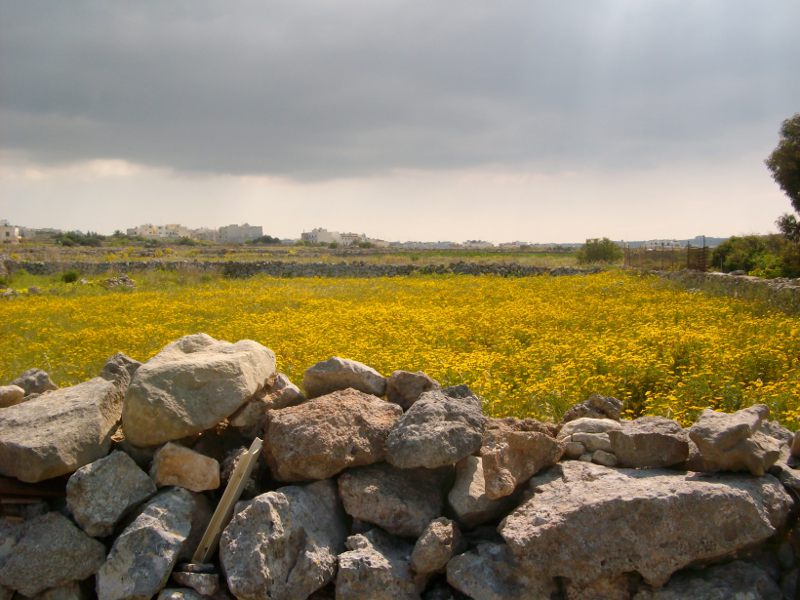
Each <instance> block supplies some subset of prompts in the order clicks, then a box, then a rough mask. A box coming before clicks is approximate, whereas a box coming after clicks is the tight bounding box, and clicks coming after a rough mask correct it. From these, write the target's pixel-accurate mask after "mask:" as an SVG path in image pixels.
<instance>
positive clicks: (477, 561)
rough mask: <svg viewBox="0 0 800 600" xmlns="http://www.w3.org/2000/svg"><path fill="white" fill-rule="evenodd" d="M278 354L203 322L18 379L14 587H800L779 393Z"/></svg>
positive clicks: (301, 594)
mask: <svg viewBox="0 0 800 600" xmlns="http://www.w3.org/2000/svg"><path fill="white" fill-rule="evenodd" d="M278 368H279V365H277V364H276V361H275V357H274V354H273V353H272V352H271V351H270V350H269V349H267V348H264V347H263V346H261V345H260V344H257V343H256V342H253V341H248V340H243V341H239V342H236V343H228V342H224V341H219V340H214V339H213V338H211V337H209V336H207V335H205V334H196V335H192V336H187V337H184V338H181V339H180V340H177V341H175V342H173V343H172V344H169V345H168V346H166V347H165V348H164V349H163V350H162V352H161V353H159V354H158V355H157V356H156V357H154V358H153V359H151V360H150V361H148V362H147V363H145V364H143V365H142V364H140V363H138V362H137V361H135V360H133V359H131V358H129V357H126V356H124V355H121V354H118V355H115V356H114V357H112V358H111V359H110V360H109V362H108V364H107V365H106V366H105V367H104V369H103V370H102V372H101V374H100V375H99V376H98V377H97V378H95V379H92V380H90V381H88V382H85V383H82V384H79V385H76V386H72V387H68V388H61V389H57V388H56V386H55V384H54V383H53V382H52V381H50V379H49V377H47V374H46V373H44V372H42V371H38V370H31V371H28V372H26V373H25V374H23V375H22V376H21V377H20V378H18V379H17V380H15V382H14V384H13V386H12V387H14V388H16V389H15V390H14V392H15V394H16V395H17V396H18V395H19V394H22V398H17V399H16V401H15V403H12V404H10V405H9V406H7V407H4V408H0V473H1V474H2V475H4V476H5V478H4V479H0V486H3V487H2V488H0V489H3V490H5V493H7V494H14V498H15V500H14V502H13V503H4V504H3V505H2V506H3V508H4V514H3V516H2V517H0V598H3V599H6V598H8V599H11V598H14V597H19V598H20V599H21V598H23V597H25V598H37V599H45V598H55V597H58V598H70V599H73V598H74V599H87V598H94V597H97V598H100V599H101V600H123V599H126V600H127V599H146V598H154V597H157V598H159V599H164V600H166V599H176V600H177V599H192V600H194V599H197V598H215V599H217V600H225V599H230V598H236V599H237V600H294V599H304V598H313V599H317V600H323V599H326V598H340V599H344V600H350V599H364V600H367V599H378V600H380V599H387V600H389V599H391V600H396V599H406V598H408V599H418V598H425V599H431V600H432V599H453V600H456V599H463V598H473V599H475V600H506V599H507V600H512V599H528V598H531V599H538V598H543V599H576V598H581V599H584V598H586V599H593V598H596V599H600V598H603V599H612V600H613V599H617V598H620V599H635V600H655V599H661V600H666V599H671V598H727V597H741V598H753V599H773V598H785V599H794V598H796V597H797V594H798V577H800V570H799V569H798V557H800V529H798V527H797V523H796V515H797V506H796V502H797V498H798V493H800V470H798V469H796V467H798V466H800V459H798V458H797V457H798V456H800V436H797V435H795V434H794V433H793V432H791V431H788V430H786V429H785V428H783V427H781V426H780V425H779V424H777V423H776V422H774V421H770V420H769V414H768V410H767V408H766V407H765V406H758V405H757V406H753V407H750V408H746V409H743V410H741V411H739V412H737V413H734V414H721V413H716V412H714V411H710V410H708V411H706V412H704V413H703V414H702V415H701V417H700V418H699V419H698V421H697V422H696V423H695V424H693V425H692V426H691V427H688V428H683V427H681V425H679V424H678V423H676V422H674V421H671V420H669V419H666V418H663V417H642V418H639V419H635V420H624V419H621V417H620V415H621V414H622V411H623V409H624V407H623V405H622V403H621V402H620V401H618V400H616V399H615V398H610V397H603V396H598V395H594V396H591V397H590V398H588V399H586V400H585V401H583V402H581V403H579V404H577V405H575V406H574V407H573V408H572V409H571V410H569V411H568V412H567V413H566V414H565V416H564V419H563V420H562V422H560V423H543V422H539V421H536V420H534V419H516V418H506V419H494V418H489V417H487V416H486V415H484V414H483V413H482V410H481V406H482V400H481V399H480V398H478V397H477V396H475V395H474V394H473V393H472V392H471V391H470V390H469V388H467V387H466V386H456V387H451V388H442V387H441V386H440V385H439V383H438V382H436V381H435V380H433V379H431V378H430V377H428V376H426V375H425V374H424V373H422V372H417V373H409V372H406V371H395V372H394V373H392V374H390V375H389V376H385V375H384V374H381V373H378V372H377V371H375V370H374V369H372V368H370V367H369V366H367V365H364V364H361V363H358V362H355V361H352V360H347V359H343V358H339V357H332V358H331V359H329V360H327V361H323V362H321V363H318V364H317V365H312V366H310V367H309V369H308V371H307V372H306V374H305V376H304V377H303V381H302V389H301V387H300V386H297V385H295V384H293V383H292V382H291V381H289V380H288V378H287V377H286V376H285V375H283V374H281V373H279V371H278ZM0 383H1V382H0ZM9 383H10V382H9ZM54 388H56V389H54ZM17 390H21V391H17ZM15 397H16V396H15ZM256 436H258V437H260V438H263V440H264V448H263V453H262V455H261V457H260V458H259V461H258V463H257V465H256V467H255V469H254V470H253V471H252V474H250V475H249V479H248V480H247V481H244V482H242V487H243V489H244V493H243V495H242V496H241V498H240V501H239V502H238V503H236V505H235V506H234V507H233V509H232V514H230V515H229V516H228V518H227V519H225V520H223V521H222V523H221V528H220V531H219V533H220V538H219V545H218V548H217V549H216V550H215V551H213V552H212V553H211V555H210V559H209V562H207V563H202V564H198V563H192V562H190V561H191V559H192V556H193V554H194V553H195V550H196V549H197V548H198V545H199V544H200V540H201V537H202V536H203V533H204V532H205V530H206V528H207V527H208V525H209V522H210V520H211V515H212V512H213V509H214V507H216V506H217V504H218V503H219V502H220V499H221V496H222V494H223V491H224V490H225V489H226V485H227V484H228V483H230V482H231V478H234V481H233V484H234V485H235V484H236V481H235V475H233V474H234V473H238V472H240V471H239V470H238V469H237V465H241V464H242V463H241V462H240V461H242V460H246V457H247V456H248V450H247V449H248V448H250V447H251V443H252V442H253V440H254V438H256ZM256 442H257V440H256Z"/></svg>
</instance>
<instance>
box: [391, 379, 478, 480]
mask: <svg viewBox="0 0 800 600" xmlns="http://www.w3.org/2000/svg"><path fill="white" fill-rule="evenodd" d="M486 422H487V419H486V417H485V416H484V415H483V413H482V412H481V402H480V400H479V399H478V398H476V397H475V396H468V397H466V398H451V397H450V396H447V395H445V394H444V392H442V391H440V390H432V391H429V392H425V393H423V394H422V395H421V396H420V397H419V399H418V400H417V401H416V402H414V404H412V405H411V408H409V409H408V411H407V412H406V413H405V414H404V415H403V416H402V417H401V418H400V419H399V420H398V421H397V424H396V425H395V426H394V428H393V429H392V431H391V432H390V433H389V437H388V438H387V439H386V460H387V462H389V463H391V464H393V465H394V466H396V467H400V468H401V469H413V468H416V467H424V468H426V469H436V468H438V467H444V466H448V465H454V464H456V463H457V462H458V461H459V460H461V459H462V458H464V457H465V456H469V455H470V454H473V453H475V452H477V451H478V449H479V448H480V447H481V442H482V440H483V429H484V427H485V426H486Z"/></svg>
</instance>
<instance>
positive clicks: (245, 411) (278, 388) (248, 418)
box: [228, 373, 306, 438]
mask: <svg viewBox="0 0 800 600" xmlns="http://www.w3.org/2000/svg"><path fill="white" fill-rule="evenodd" d="M305 399H306V397H305V395H304V394H303V392H301V391H300V388H299V387H297V386H296V385H295V384H293V383H292V382H291V381H290V380H289V378H288V377H287V376H286V375H284V374H283V373H278V375H277V377H276V378H275V381H274V382H273V383H272V384H271V385H270V386H269V387H268V388H267V389H266V390H265V391H264V392H263V393H261V394H259V395H258V396H256V397H255V398H253V399H252V400H249V401H248V402H247V403H246V404H245V405H244V406H242V407H241V408H240V409H239V410H237V411H236V412H235V413H233V414H232V415H231V416H230V417H229V419H228V422H229V423H230V425H231V426H232V427H235V428H237V429H239V430H240V431H241V433H242V435H244V436H245V437H247V438H255V437H256V436H258V437H264V427H265V426H266V422H267V411H269V410H275V409H279V408H286V407H288V406H297V405H298V404H300V403H302V402H305Z"/></svg>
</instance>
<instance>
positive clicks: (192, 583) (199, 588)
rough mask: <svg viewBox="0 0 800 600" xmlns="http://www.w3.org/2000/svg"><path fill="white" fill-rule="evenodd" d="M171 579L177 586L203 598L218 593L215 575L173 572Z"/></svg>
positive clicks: (217, 577) (217, 581)
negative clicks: (190, 590) (189, 589)
mask: <svg viewBox="0 0 800 600" xmlns="http://www.w3.org/2000/svg"><path fill="white" fill-rule="evenodd" d="M172 579H173V580H174V581H175V583H177V584H178V585H182V586H185V587H187V588H191V589H193V590H194V591H195V592H197V593H198V594H202V595H203V596H213V595H214V594H216V593H217V592H218V591H219V575H217V574H216V573H187V572H184V571H173V573H172Z"/></svg>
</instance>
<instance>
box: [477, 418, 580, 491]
mask: <svg viewBox="0 0 800 600" xmlns="http://www.w3.org/2000/svg"><path fill="white" fill-rule="evenodd" d="M542 429H544V431H542ZM565 445H566V444H564V443H563V442H560V441H557V440H556V439H555V438H553V437H552V436H551V435H550V434H549V432H547V429H546V427H545V426H544V425H543V424H541V423H539V422H538V421H534V420H533V419H525V420H519V419H503V420H499V419H490V420H489V426H488V427H487V430H486V431H485V432H484V435H483V445H482V446H481V450H480V456H481V459H482V463H483V465H482V466H483V476H484V478H485V481H486V497H487V498H489V499H490V500H497V499H498V498H503V497H504V496H509V495H511V494H513V493H514V490H515V489H516V488H517V486H518V485H520V484H522V483H524V482H526V481H527V480H528V479H530V478H531V477H532V476H533V475H535V474H536V473H538V472H539V471H541V470H542V469H544V468H546V467H549V466H551V465H554V464H556V463H557V462H558V461H559V459H560V458H561V456H562V454H563V453H564V448H565Z"/></svg>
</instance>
